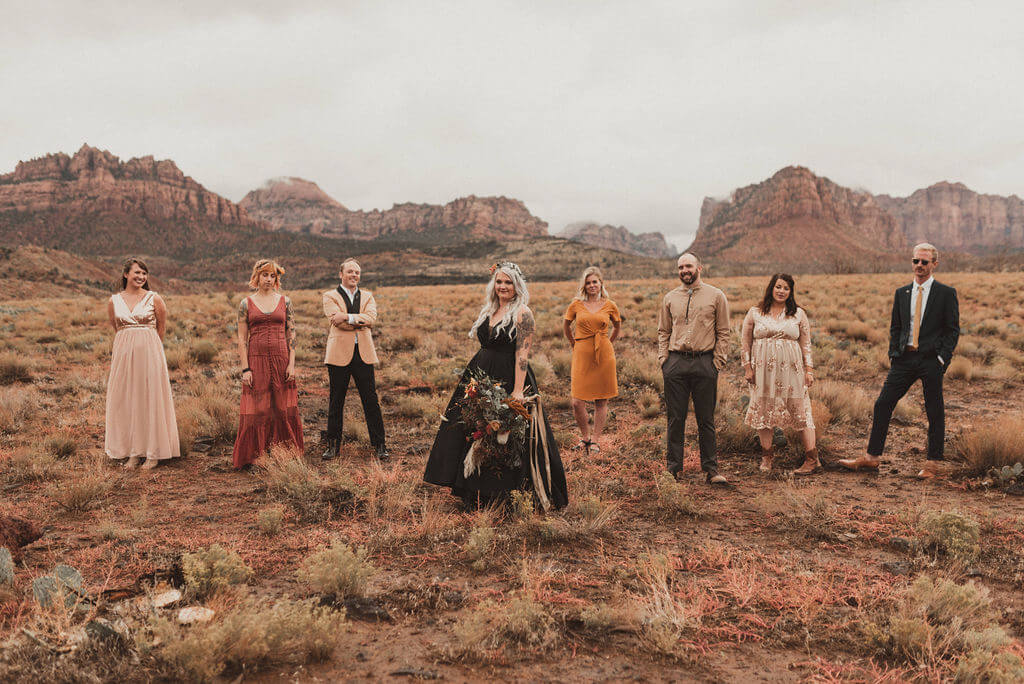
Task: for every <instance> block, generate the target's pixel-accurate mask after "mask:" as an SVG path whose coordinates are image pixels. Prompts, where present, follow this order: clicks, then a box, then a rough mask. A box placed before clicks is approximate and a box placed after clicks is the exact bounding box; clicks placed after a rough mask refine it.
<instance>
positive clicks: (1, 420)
mask: <svg viewBox="0 0 1024 684" xmlns="http://www.w3.org/2000/svg"><path fill="white" fill-rule="evenodd" d="M38 409H39V391H38V390H36V388H35V387H27V388H26V387H0V434H2V433H12V434H13V433H14V432H16V431H18V430H20V429H21V428H22V426H23V425H24V423H25V421H27V420H29V419H30V418H31V417H32V416H33V415H34V414H35V412H36V411H37V410H38Z"/></svg>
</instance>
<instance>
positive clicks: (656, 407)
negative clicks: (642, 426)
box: [636, 389, 662, 418]
mask: <svg viewBox="0 0 1024 684" xmlns="http://www.w3.org/2000/svg"><path fill="white" fill-rule="evenodd" d="M636 407H637V408H638V409H640V416H641V417H643V418H657V417H658V416H660V415H661V414H662V408H661V395H659V394H658V393H657V392H655V391H654V390H650V389H645V390H642V391H641V392H640V393H639V394H638V395H637V397H636Z"/></svg>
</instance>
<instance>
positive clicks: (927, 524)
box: [920, 511, 981, 560]
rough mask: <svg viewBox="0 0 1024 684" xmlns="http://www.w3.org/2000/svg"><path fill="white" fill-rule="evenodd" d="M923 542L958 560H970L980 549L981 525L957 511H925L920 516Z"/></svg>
mask: <svg viewBox="0 0 1024 684" xmlns="http://www.w3.org/2000/svg"><path fill="white" fill-rule="evenodd" d="M920 527H921V530H922V531H923V532H924V542H925V544H926V545H928V546H929V547H930V548H934V549H937V550H938V551H940V552H941V553H944V554H946V555H947V556H950V557H952V558H957V559H960V560H970V559H972V558H974V557H975V556H977V555H978V551H979V550H980V549H981V547H980V545H979V543H978V540H979V538H980V536H981V527H980V526H979V525H978V523H977V521H975V520H974V519H973V518H971V517H970V516H967V515H964V514H963V513H960V512H958V511H927V512H925V514H924V515H923V516H922V517H921V522H920Z"/></svg>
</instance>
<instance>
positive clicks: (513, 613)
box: [451, 593, 558, 660]
mask: <svg viewBox="0 0 1024 684" xmlns="http://www.w3.org/2000/svg"><path fill="white" fill-rule="evenodd" d="M453 633H454V636H455V643H454V645H453V647H452V649H451V653H452V655H454V656H456V657H457V658H460V659H466V660H483V659H486V657H487V656H488V653H489V651H491V650H493V649H498V648H505V647H529V648H531V649H533V650H537V649H541V650H543V649H546V648H548V647H550V646H551V645H553V644H554V642H555V640H556V639H557V637H558V633H557V631H556V630H555V620H554V617H553V616H552V615H551V614H550V613H548V612H547V611H546V610H545V608H544V606H543V604H541V603H539V602H537V601H536V600H534V599H533V598H531V597H529V596H525V595H522V594H521V593H516V594H515V595H514V596H513V597H512V598H511V599H510V600H509V601H508V602H507V603H505V604H503V605H499V604H497V603H495V602H493V601H484V602H483V603H481V604H480V605H479V606H477V607H476V609H475V610H474V611H473V612H472V613H471V614H470V615H469V616H468V617H467V618H465V619H464V620H462V621H460V622H459V623H457V624H456V625H455V628H454V629H453Z"/></svg>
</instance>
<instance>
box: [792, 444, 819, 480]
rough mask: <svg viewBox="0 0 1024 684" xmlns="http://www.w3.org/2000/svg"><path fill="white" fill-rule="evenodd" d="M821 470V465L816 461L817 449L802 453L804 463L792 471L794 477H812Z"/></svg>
mask: <svg viewBox="0 0 1024 684" xmlns="http://www.w3.org/2000/svg"><path fill="white" fill-rule="evenodd" d="M819 470H821V463H820V462H819V461H818V448H817V447H814V448H813V449H808V450H807V451H805V452H804V462H803V465H801V466H800V467H799V468H797V469H796V470H794V471H793V474H794V475H813V474H814V473H816V472H818V471H819Z"/></svg>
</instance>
